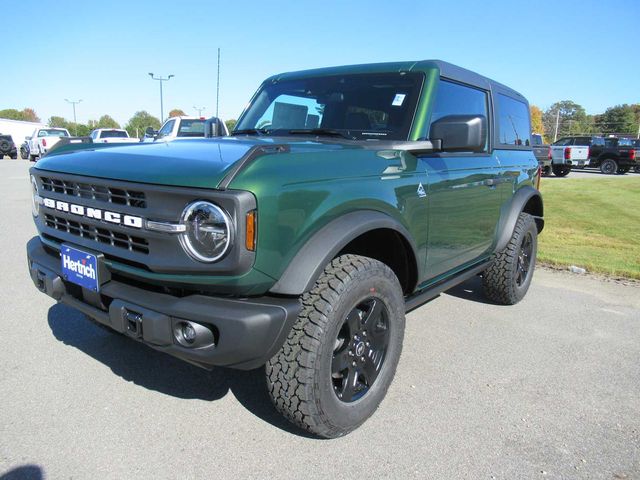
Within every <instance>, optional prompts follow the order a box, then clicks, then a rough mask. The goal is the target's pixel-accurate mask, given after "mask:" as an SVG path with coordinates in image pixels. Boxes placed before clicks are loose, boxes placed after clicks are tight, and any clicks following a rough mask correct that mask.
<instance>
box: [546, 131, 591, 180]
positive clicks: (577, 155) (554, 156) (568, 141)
mask: <svg viewBox="0 0 640 480" xmlns="http://www.w3.org/2000/svg"><path fill="white" fill-rule="evenodd" d="M549 155H550V156H551V169H552V170H553V174H554V175H556V176H558V177H566V176H567V175H569V172H571V169H572V168H583V167H584V166H586V165H587V164H588V163H589V147H588V146H584V145H579V144H574V142H573V139H572V138H561V139H560V140H558V141H556V142H554V143H552V144H551V147H550V148H549Z"/></svg>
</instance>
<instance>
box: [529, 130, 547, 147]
mask: <svg viewBox="0 0 640 480" xmlns="http://www.w3.org/2000/svg"><path fill="white" fill-rule="evenodd" d="M543 143H544V142H543V141H542V135H537V134H535V133H532V134H531V145H543Z"/></svg>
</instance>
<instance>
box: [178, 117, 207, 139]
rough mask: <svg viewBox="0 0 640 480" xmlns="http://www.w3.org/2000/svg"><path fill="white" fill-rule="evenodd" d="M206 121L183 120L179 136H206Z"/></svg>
mask: <svg viewBox="0 0 640 480" xmlns="http://www.w3.org/2000/svg"><path fill="white" fill-rule="evenodd" d="M204 122H205V120H182V121H181V122H180V129H179V130H178V136H179V137H204Z"/></svg>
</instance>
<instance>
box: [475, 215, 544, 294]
mask: <svg viewBox="0 0 640 480" xmlns="http://www.w3.org/2000/svg"><path fill="white" fill-rule="evenodd" d="M537 251H538V229H537V227H536V222H535V220H534V219H533V217H532V216H531V215H529V214H528V213H524V212H523V213H521V214H520V216H519V217H518V221H517V222H516V227H515V228H514V230H513V234H512V235H511V240H509V243H508V244H507V246H506V247H505V248H504V250H502V251H500V252H497V253H496V254H495V256H494V259H493V263H492V265H491V266H490V267H489V268H488V269H487V270H485V271H484V272H483V274H482V286H483V287H484V293H485V295H486V296H487V297H488V298H489V299H491V300H493V301H494V302H496V303H500V304H502V305H514V304H516V303H518V302H519V301H520V300H522V299H523V298H524V296H525V295H526V293H527V291H528V290H529V285H531V279H532V278H533V271H534V269H535V267H536V253H537Z"/></svg>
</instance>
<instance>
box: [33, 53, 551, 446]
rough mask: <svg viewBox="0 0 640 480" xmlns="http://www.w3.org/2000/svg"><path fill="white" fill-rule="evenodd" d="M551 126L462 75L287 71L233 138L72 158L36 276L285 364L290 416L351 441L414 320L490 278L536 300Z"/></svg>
mask: <svg viewBox="0 0 640 480" xmlns="http://www.w3.org/2000/svg"><path fill="white" fill-rule="evenodd" d="M494 105H495V108H494V107H493V106H494ZM418 106H420V107H419V108H418ZM176 121H177V120H176ZM174 128H175V127H174ZM530 128H531V127H530V117H529V105H528V102H527V100H526V99H525V98H524V97H523V96H522V95H520V94H519V93H517V92H516V91H514V90H512V89H510V88H508V87H506V86H504V85H501V84H499V83H497V82H494V81H492V80H490V79H488V78H486V77H483V76H481V75H478V74H477V73H474V72H471V71H469V70H465V69H463V68H460V67H457V66H455V65H451V64H449V63H445V62H441V61H418V62H414V61H408V62H397V63H384V64H374V65H357V66H343V67H334V68H325V69H322V70H317V69H316V70H309V71H302V72H293V73H285V74H279V75H277V76H274V77H272V78H269V79H267V80H266V81H265V82H264V83H263V84H262V85H261V86H260V88H259V89H258V91H257V93H256V94H255V95H254V97H253V99H252V100H251V102H250V103H249V105H248V106H247V108H246V109H245V111H244V113H243V114H242V115H241V117H240V119H239V120H238V125H237V128H236V129H235V130H234V131H233V136H231V137H218V138H208V139H206V140H200V139H184V140H180V141H174V142H168V143H156V144H138V145H127V146H120V147H117V153H116V154H114V153H113V149H114V147H105V148H99V149H95V150H91V149H85V150H77V151H72V152H69V150H67V151H66V152H63V153H56V152H51V154H50V155H48V156H47V157H45V158H44V159H43V160H42V161H41V162H39V163H38V164H37V165H36V166H34V167H33V168H32V169H31V175H32V176H31V181H32V186H33V218H34V221H35V224H36V227H37V230H38V233H39V235H40V236H39V237H34V238H33V239H31V240H30V241H29V242H28V244H27V254H28V265H29V270H30V274H31V278H32V280H33V282H34V284H35V286H36V287H37V288H38V289H39V290H40V291H42V292H44V293H45V294H47V295H49V296H51V297H53V298H54V299H56V300H58V301H60V302H62V303H65V304H67V305H69V306H71V307H73V308H77V309H79V310H81V311H82V312H83V313H85V314H86V315H88V316H89V317H90V318H92V319H94V320H95V321H96V322H99V323H100V324H102V325H104V326H106V327H109V328H110V329H113V330H115V331H117V332H120V333H122V334H125V335H127V336H129V337H130V338H132V339H134V340H136V341H138V342H141V343H144V344H146V345H149V346H151V347H153V348H156V349H158V350H160V351H162V352H165V353H169V354H172V355H175V356H176V357H178V358H181V359H183V360H186V361H188V362H190V363H192V364H195V365H200V366H203V367H212V366H226V367H233V368H239V369H254V368H256V367H260V366H262V365H266V368H265V373H266V384H267V387H268V390H269V395H270V396H271V398H272V400H273V403H274V404H275V406H276V408H277V409H278V410H279V411H280V412H281V413H282V414H283V415H284V416H285V417H286V418H288V419H289V420H290V421H292V422H293V423H295V424H296V425H298V426H299V427H301V428H303V429H306V430H308V431H310V432H312V433H313V434H315V435H318V436H322V437H328V438H332V437H339V436H342V435H345V434H347V433H349V432H350V431H352V430H354V429H355V428H357V427H358V426H360V425H361V424H362V423H363V422H365V421H366V419H367V418H368V417H370V416H371V415H372V414H373V413H374V412H375V410H376V409H377V407H378V405H379V404H380V402H381V401H382V400H383V398H384V396H385V394H386V392H387V389H388V388H389V386H390V384H391V381H392V379H393V377H394V374H395V370H396V366H397V365H398V360H399V358H400V352H401V350H402V342H403V337H404V330H405V312H408V311H410V310H412V309H415V308H417V307H419V306H421V305H423V304H424V303H426V302H427V301H429V300H430V299H433V298H434V297H435V296H437V295H438V294H440V293H441V292H442V291H444V290H447V289H449V288H451V287H453V286H454V285H456V284H458V283H460V282H463V281H465V280H467V279H469V278H472V277H475V276H477V275H481V276H482V285H483V287H484V292H485V294H486V295H487V297H488V298H489V299H490V300H491V301H492V302H495V303H499V304H505V305H512V304H515V303H517V302H518V301H520V300H521V299H522V298H523V297H524V296H525V294H526V292H527V290H528V288H529V285H530V284H531V279H532V276H533V272H534V268H535V263H536V251H537V237H538V233H539V232H540V231H541V230H542V228H543V226H544V220H543V204H542V197H541V194H540V192H539V191H538V188H537V186H538V184H539V181H540V177H539V175H538V172H539V169H538V163H537V161H536V159H535V157H534V155H533V152H532V150H531V146H530V138H529V137H530V132H531V130H530ZM67 148H73V146H72V145H68V146H67ZM149 160H153V165H151V164H150V162H149ZM105 165H107V167H105ZM60 185H63V186H64V188H61V187H60ZM517 314H518V313H517V310H516V311H513V312H512V315H516V316H517ZM42 328H46V327H45V326H43V327H42ZM120 346H121V345H120V342H115V344H114V345H113V346H112V347H110V348H119V347H120ZM106 348H109V347H106ZM494 348H501V345H495V346H494ZM401 401H412V400H411V399H406V400H401Z"/></svg>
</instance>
